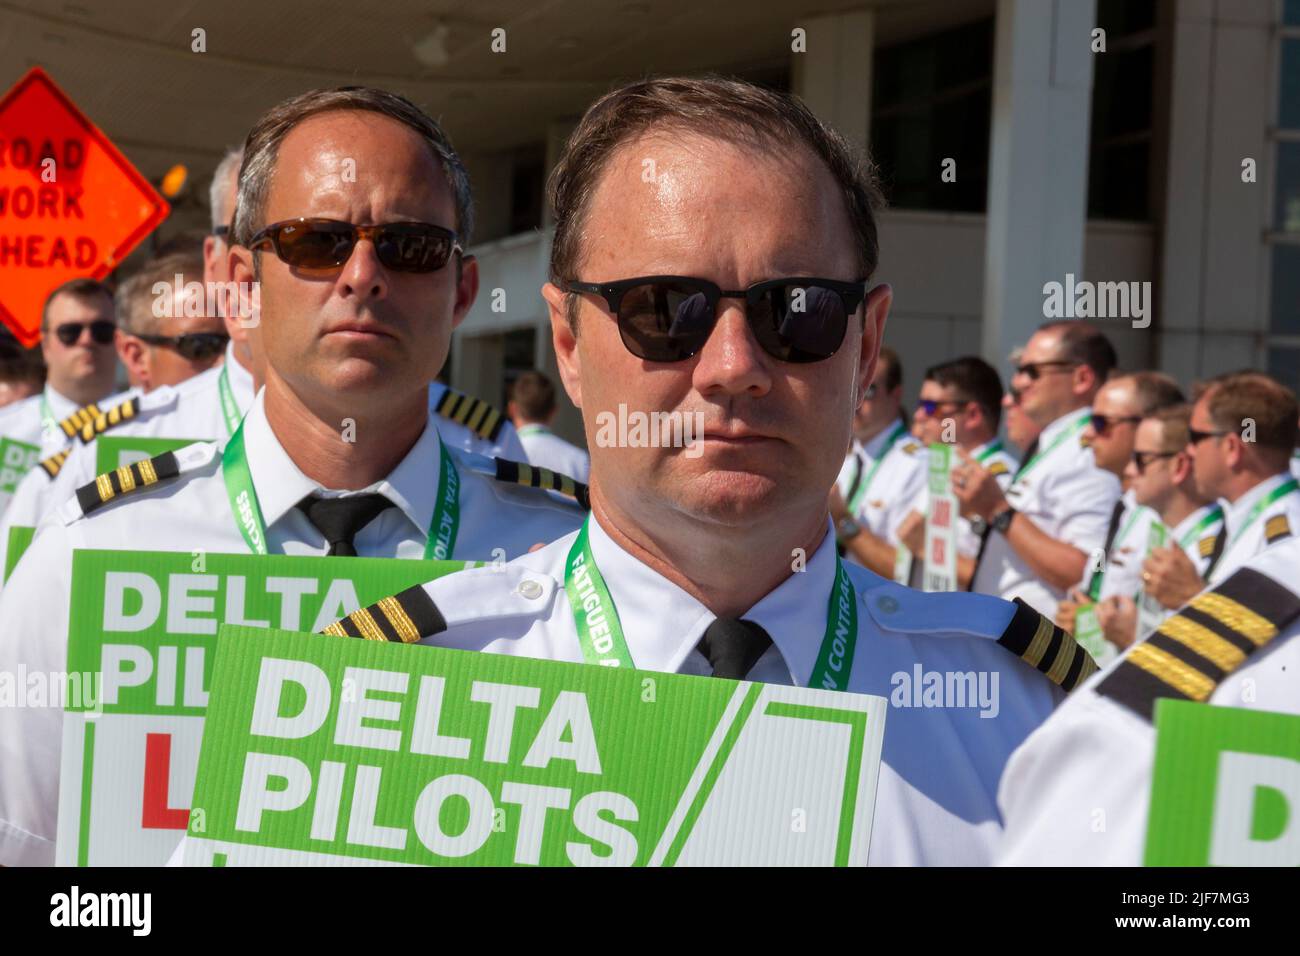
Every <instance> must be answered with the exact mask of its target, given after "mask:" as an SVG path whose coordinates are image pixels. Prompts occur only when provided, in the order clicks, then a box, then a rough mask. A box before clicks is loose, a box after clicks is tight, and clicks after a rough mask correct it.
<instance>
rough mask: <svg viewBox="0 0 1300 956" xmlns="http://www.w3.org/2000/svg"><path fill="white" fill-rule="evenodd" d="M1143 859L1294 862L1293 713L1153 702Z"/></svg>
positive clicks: (1299, 802) (1298, 846)
mask: <svg viewBox="0 0 1300 956" xmlns="http://www.w3.org/2000/svg"><path fill="white" fill-rule="evenodd" d="M1145 862H1146V865H1147V866H1300V716H1296V715H1293V714H1277V713H1272V712H1269V711H1261V710H1242V709H1239V708H1235V707H1215V706H1212V705H1209V704H1200V703H1195V702H1193V701H1184V700H1161V701H1159V702H1157V704H1156V754H1155V769H1154V771H1153V774H1152V780H1151V810H1150V814H1149V816H1148V818H1147V844H1146V861H1145Z"/></svg>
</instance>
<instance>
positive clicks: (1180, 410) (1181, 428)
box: [1144, 402, 1192, 451]
mask: <svg viewBox="0 0 1300 956" xmlns="http://www.w3.org/2000/svg"><path fill="white" fill-rule="evenodd" d="M1144 417H1145V418H1150V419H1154V420H1155V421H1157V422H1159V423H1160V450H1161V451H1182V450H1183V449H1184V448H1186V447H1187V443H1188V442H1189V441H1191V440H1192V433H1191V427H1192V406H1191V405H1190V404H1188V403H1186V402H1183V403H1181V404H1178V405H1166V406H1164V407H1163V408H1159V409H1156V410H1155V411H1153V412H1148V413H1147V414H1146V415H1145V416H1144Z"/></svg>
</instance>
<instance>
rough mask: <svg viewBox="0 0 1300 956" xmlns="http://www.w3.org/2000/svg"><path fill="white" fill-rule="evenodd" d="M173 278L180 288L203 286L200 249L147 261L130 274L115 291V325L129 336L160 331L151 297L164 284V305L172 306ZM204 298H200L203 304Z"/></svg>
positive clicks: (173, 252) (201, 248)
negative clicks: (178, 279) (166, 288)
mask: <svg viewBox="0 0 1300 956" xmlns="http://www.w3.org/2000/svg"><path fill="white" fill-rule="evenodd" d="M176 276H180V277H181V278H180V281H181V285H182V286H184V285H186V284H187V283H190V282H198V283H202V282H203V247H202V246H201V245H197V244H194V243H191V244H190V245H189V246H188V247H187V248H183V249H176V250H174V251H172V252H168V253H164V254H163V255H160V256H155V257H154V258H152V259H150V260H149V261H148V262H146V263H145V264H144V265H142V266H141V267H140V268H139V269H137V270H136V271H135V272H133V273H132V274H131V276H130V278H128V279H127V280H126V281H125V282H123V283H122V284H121V285H120V286H119V287H118V289H117V324H118V327H119V328H120V329H121V330H122V331H123V332H126V333H128V334H130V335H157V334H158V333H159V328H160V318H161V317H160V316H158V315H155V314H154V303H155V302H156V301H158V298H159V297H158V296H157V295H156V294H155V293H154V291H153V288H154V285H155V284H159V283H165V284H166V285H167V287H168V290H169V291H167V292H166V293H164V295H166V297H167V302H166V305H167V307H168V308H170V307H171V306H172V301H173V293H172V292H171V291H170V290H171V288H172V286H173V283H174V282H175V279H176ZM206 299H207V297H206V296H204V301H205V302H206Z"/></svg>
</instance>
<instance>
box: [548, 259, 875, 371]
mask: <svg viewBox="0 0 1300 956" xmlns="http://www.w3.org/2000/svg"><path fill="white" fill-rule="evenodd" d="M866 282H867V280H866V279H858V280H856V281H854V282H843V281H841V280H839V279H820V278H815V277H812V276H794V277H791V278H784V279H768V280H766V281H764V282H758V283H755V284H754V285H752V286H750V287H749V288H748V289H731V290H729V289H723V288H721V287H720V286H719V285H718V284H717V283H715V282H710V281H709V280H708V279H698V278H695V277H694V276H675V275H657V276H638V277H637V278H634V279H619V280H617V281H614V282H581V281H579V280H577V279H568V280H565V281H564V282H563V283H562V285H561V286H560V287H561V288H562V289H563V290H564V291H565V292H574V293H586V294H589V295H597V296H600V297H601V298H603V299H604V300H605V304H606V305H607V306H608V307H609V312H610V314H611V315H613V316H614V318H615V319H616V320H617V322H618V332H619V337H620V338H621V339H622V340H623V347H624V348H626V349H627V350H628V351H629V352H631V353H632V354H633V355H635V356H636V357H637V358H640V359H644V360H646V361H647V362H681V361H684V360H685V359H688V358H690V357H691V356H693V355H696V354H697V353H698V352H699V351H700V350H701V349H702V348H704V343H705V342H707V341H708V339H709V336H710V335H711V334H712V333H713V329H714V327H715V326H716V325H717V324H718V302H719V300H721V299H744V300H745V318H746V321H747V322H748V323H749V328H750V331H751V332H753V334H754V338H755V339H756V340H757V341H758V344H759V345H760V346H761V347H762V349H763V351H764V352H766V353H767V354H768V355H770V356H772V357H773V358H775V359H777V360H778V361H782V362H792V363H796V364H804V363H810V362H822V361H825V360H826V359H828V358H830V357H831V356H832V355H834V354H835V353H836V352H837V351H838V350H839V347H840V346H841V345H843V344H844V334H845V332H846V331H847V329H848V320H849V316H851V315H853V314H854V313H856V312H857V310H858V307H859V306H861V305H862V303H863V301H864V300H865V299H866V295H867V293H866ZM801 293H802V294H801ZM796 303H797V304H796ZM796 316H798V317H801V318H802V321H800V320H798V319H796V318H795V317H796Z"/></svg>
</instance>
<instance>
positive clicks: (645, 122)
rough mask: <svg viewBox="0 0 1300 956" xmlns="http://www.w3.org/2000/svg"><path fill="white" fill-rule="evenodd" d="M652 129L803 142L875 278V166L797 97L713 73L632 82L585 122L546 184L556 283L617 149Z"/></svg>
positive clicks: (570, 266)
mask: <svg viewBox="0 0 1300 956" xmlns="http://www.w3.org/2000/svg"><path fill="white" fill-rule="evenodd" d="M651 130H656V131H657V130H688V131H691V132H695V133H698V134H700V135H702V136H708V137H711V138H715V139H721V140H724V141H726V142H732V143H737V144H741V145H743V146H745V147H747V148H749V149H756V150H761V151H763V152H765V153H773V152H787V151H789V150H790V149H791V144H794V143H801V144H803V145H804V146H805V147H806V148H807V149H808V150H809V151H810V152H811V153H812V154H813V155H814V156H816V157H817V158H818V159H820V160H821V161H822V162H823V163H824V164H825V165H826V168H827V169H828V170H829V171H830V173H831V176H832V177H833V178H834V179H835V181H836V183H837V184H838V185H839V187H840V191H841V194H842V196H843V199H844V203H845V206H846V208H847V211H848V214H849V222H850V223H851V224H852V226H853V231H854V233H855V234H856V236H857V251H858V261H859V266H860V271H861V274H862V276H863V277H869V276H870V275H871V274H872V273H873V272H875V271H876V261H877V258H878V255H879V242H878V240H877V237H876V217H875V210H876V209H878V208H880V207H881V206H882V205H883V198H882V196H881V192H880V185H879V182H878V181H877V178H876V172H875V168H874V166H872V165H871V163H870V162H869V161H868V160H867V159H866V158H865V157H862V156H859V155H858V154H857V153H856V152H855V150H854V149H853V148H852V147H851V146H849V144H848V143H847V142H846V141H845V139H844V138H843V137H842V136H840V134H839V133H837V132H836V131H835V130H833V129H831V128H830V127H829V126H827V125H826V124H825V123H823V122H822V121H821V120H819V119H818V118H817V117H816V116H814V115H813V113H812V111H811V110H809V109H808V107H807V106H805V105H804V104H803V103H802V102H801V101H800V100H798V99H797V98H795V97H793V96H791V95H789V94H786V93H779V92H776V91H774V90H769V89H765V88H763V87H761V86H755V85H754V84H752V83H747V82H745V81H743V80H737V79H729V78H726V77H721V76H712V75H711V76H703V77H658V78H650V79H644V80H639V81H637V82H634V83H629V84H627V85H625V86H621V87H619V88H618V89H616V90H613V91H612V92H609V93H606V94H605V95H604V96H602V97H601V98H600V99H598V100H596V102H595V103H593V104H592V105H591V107H590V108H589V109H588V110H587V112H586V113H585V114H584V115H583V117H582V119H581V120H580V121H579V123H578V125H577V128H575V129H574V131H573V134H572V135H571V136H570V137H569V140H568V143H566V144H565V147H564V154H563V155H562V156H561V157H560V161H559V163H558V164H556V167H555V169H554V170H553V171H552V172H551V176H550V180H549V181H548V183H547V197H548V199H549V201H550V204H551V209H552V210H553V212H554V214H555V237H554V239H553V241H552V243H551V281H552V282H555V283H561V282H564V281H566V280H570V279H574V278H577V276H576V275H575V272H574V270H575V269H576V268H577V264H578V259H579V257H580V254H581V252H582V243H583V239H584V225H585V221H586V218H587V213H588V210H589V206H590V204H591V197H592V196H593V195H594V193H595V190H596V185H597V184H598V182H599V180H600V176H601V173H602V172H604V170H605V167H606V166H607V165H608V164H609V161H610V158H611V157H612V156H613V155H614V153H615V152H616V151H617V150H618V148H619V147H620V146H621V145H623V144H624V143H627V142H630V141H631V140H633V139H634V138H636V137H637V136H640V135H642V134H644V133H647V132H649V131H651ZM571 301H572V300H571ZM572 318H573V313H572V310H571V311H570V319H572Z"/></svg>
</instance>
